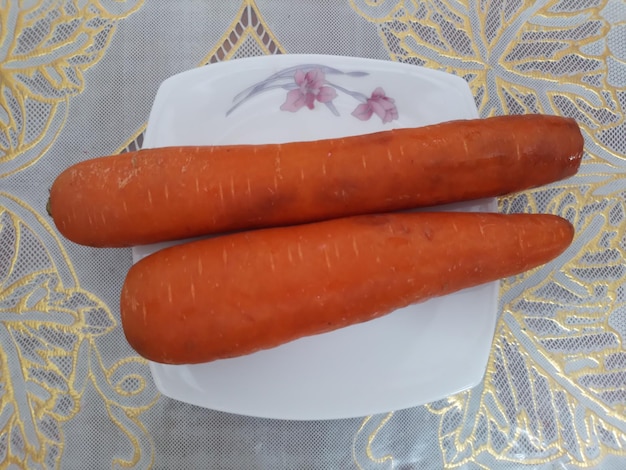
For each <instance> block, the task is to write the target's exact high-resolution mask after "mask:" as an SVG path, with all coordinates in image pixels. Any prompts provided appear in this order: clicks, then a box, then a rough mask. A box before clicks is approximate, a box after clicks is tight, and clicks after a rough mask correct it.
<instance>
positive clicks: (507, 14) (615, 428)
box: [0, 0, 626, 470]
mask: <svg viewBox="0 0 626 470" xmlns="http://www.w3.org/2000/svg"><path fill="white" fill-rule="evenodd" d="M292 53H322V54H334V55H346V56H357V57H368V58H375V59H382V60H390V61H399V62H404V63H409V64H414V65H415V66H425V67H429V68H433V69H437V70H443V71H447V72H450V73H453V74H456V75H458V76H461V77H463V78H464V79H465V80H466V81H467V82H468V84H469V86H470V88H471V90H472V93H473V95H474V97H475V100H476V105H477V107H478V109H479V112H480V115H481V116H482V117H487V116H492V115H501V114H521V113H547V114H558V115H563V116H569V117H573V118H575V119H576V120H577V121H578V123H579V124H580V126H581V129H582V131H583V134H584V137H585V150H586V151H585V157H584V161H583V164H582V166H581V169H580V171H579V173H578V175H576V176H574V177H572V178H569V179H567V180H565V181H562V182H559V183H555V184H552V185H549V186H547V187H543V188H540V189H536V190H532V191H527V192H523V193H520V194H515V195H511V196H508V197H503V198H501V199H500V200H499V210H500V211H502V212H533V213H534V212H545V213H553V214H559V215H561V216H563V217H566V218H567V219H569V220H570V221H571V222H572V223H573V224H574V226H575V228H576V237H575V240H574V242H573V244H572V246H571V247H570V249H568V251H567V252H566V253H565V255H564V256H561V257H559V258H558V260H557V261H555V262H553V263H550V264H549V265H547V266H545V267H542V268H539V269H536V270H532V271H530V272H528V273H525V274H523V275H519V276H515V277H512V278H508V279H504V280H503V281H502V282H501V288H500V315H499V320H498V323H497V327H496V331H495V335H494V338H493V343H492V346H491V354H490V358H489V362H488V365H487V369H486V374H485V378H484V380H483V382H482V383H481V384H480V385H479V386H477V387H475V388H473V389H471V390H467V391H464V392H461V393H458V394H456V395H453V396H449V397H446V398H443V399H441V400H439V401H437V402H434V403H429V404H427V405H424V406H418V407H415V408H411V409H406V410H395V411H390V412H389V413H385V414H381V415H372V416H365V417H359V418H354V419H345V420H328V421H283V420H271V419H260V418H252V417H246V416H240V415H234V414H228V413H222V412H217V411H212V410H208V409H204V408H200V407H195V406H192V405H188V404H185V403H182V402H178V401H175V400H172V399H169V398H167V397H164V396H162V395H160V394H159V393H158V391H157V389H156V387H155V385H154V382H153V380H152V377H151V375H150V371H149V369H148V364H147V363H146V361H145V360H143V359H142V358H140V357H138V356H137V355H136V353H135V352H134V351H133V350H132V349H131V348H130V347H129V346H128V344H127V343H126V341H125V339H124V335H123V332H122V329H121V326H120V317H119V307H118V303H119V293H120V289H121V285H122V282H123V279H124V276H125V274H126V272H127V270H128V268H129V267H130V266H131V263H132V260H131V252H130V250H129V249H94V248H88V247H83V246H79V245H76V244H73V243H71V242H69V241H67V240H65V239H64V238H63V237H62V236H60V234H59V233H58V232H57V230H56V229H55V227H54V224H53V222H52V220H51V219H50V217H49V216H48V215H47V213H46V203H47V198H48V189H49V188H50V186H51V184H52V182H53V180H54V178H55V177H56V176H57V175H58V174H59V173H60V172H61V171H62V170H63V169H65V168H67V167H68V166H69V165H71V164H73V163H76V162H78V161H81V160H84V159H88V158H93V157H96V156H101V155H110V154H115V153H119V152H122V151H124V150H129V149H130V150H132V149H136V148H140V147H141V145H142V136H143V131H144V129H145V126H146V122H147V119H148V114H149V111H150V107H151V105H152V101H153V99H154V96H155V93H156V91H157V88H158V86H159V84H160V83H161V82H162V81H163V80H164V79H166V78H168V77H170V76H171V75H173V74H176V73H178V72H182V71H185V70H189V69H192V68H194V67H199V66H203V65H205V64H211V63H214V62H219V61H225V60H234V59H238V58H242V57H248V56H257V55H263V54H292ZM625 111H626V4H625V3H624V2H623V1H622V0H537V1H533V2H524V1H522V0H477V1H475V2H474V1H469V0H433V1H423V0H320V1H298V2H294V1H288V0H231V1H209V0H180V1H174V0H163V1H157V0H3V1H0V315H1V319H2V323H1V328H0V467H2V468H29V469H37V468H42V469H43V468H45V469H48V468H61V469H84V468H155V469H192V468H194V469H195V468H198V469H208V468H211V469H261V468H262V469H266V468H268V469H283V468H284V469H344V468H345V469H350V468H358V469H390V468H394V469H402V470H408V469H438V468H454V469H464V470H470V469H471V470H474V469H476V470H477V469H487V468H489V469H509V470H510V469H527V468H533V469H556V468H559V469H575V468H590V467H591V468H603V469H617V468H625V467H626V450H625V446H626V350H625V345H624V344H625V343H624V341H625V340H626V282H625V281H626V268H625V266H624V252H625V250H626V231H625V229H624V228H625V226H626V222H625V217H626V213H625V204H624V197H625V195H626V180H625V179H624V171H625V170H626V162H625V160H624V154H625V153H626V121H625V119H624V117H625ZM449 347H453V345H450V346H449ZM468 360H471V358H468ZM372 380H375V378H373V379H372Z"/></svg>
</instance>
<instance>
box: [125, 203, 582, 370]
mask: <svg viewBox="0 0 626 470" xmlns="http://www.w3.org/2000/svg"><path fill="white" fill-rule="evenodd" d="M573 234H574V231H573V228H572V226H571V224H570V223H569V222H568V221H566V220H565V219H562V218H560V217H558V216H554V215H547V214H539V215H534V214H513V215H505V214H496V213H471V212H464V213H463V212H461V213H453V212H448V213H446V212H432V213H428V212H425V213H415V212H413V213H394V214H380V215H362V216H353V217H347V218H339V219H334V220H329V221H324V222H317V223H311V224H303V225H296V226H291V227H277V228H268V229H261V230H255V231H246V232H239V233H235V234H229V235H223V236H218V237H214V238H208V239H203V240H200V241H194V242H188V243H183V244H180V245H176V246H173V247H170V248H166V249H164V250H161V251H157V252H155V253H153V254H151V255H149V256H147V257H146V258H144V259H142V260H141V261H139V262H138V263H137V264H135V265H134V266H132V267H131V269H130V270H129V272H128V275H127V277H126V279H125V282H124V285H123V288H122V295H121V319H122V325H123V329H124V333H125V335H126V338H127V340H128V342H129V343H130V345H131V346H132V347H133V348H134V349H135V350H136V351H137V352H138V353H139V354H140V355H142V356H144V357H145V358H147V359H149V360H152V361H156V362H161V363H169V364H187V363H199V362H209V361H213V360H216V359H221V358H229V357H235V356H241V355H246V354H250V353H253V352H255V351H259V350H262V349H267V348H273V347H276V346H278V345H280V344H283V343H286V342H289V341H293V340H295V339H297V338H300V337H304V336H309V335H315V334H319V333H323V332H327V331H331V330H334V329H337V328H342V327H346V326H349V325H352V324H356V323H359V322H364V321H368V320H371V319H374V318H376V317H380V316H382V315H385V314H387V313H389V312H391V311H393V310H395V309H398V308H400V307H404V306H407V305H410V304H412V303H415V302H421V301H424V300H426V299H430V298H433V297H436V296H442V295H445V294H449V293H452V292H455V291H458V290H460V289H463V288H467V287H471V286H475V285H479V284H482V283H485V282H489V281H494V280H497V279H500V278H503V277H506V276H510V275H514V274H517V273H521V272H523V271H526V270H529V269H531V268H534V267H536V266H539V265H541V264H544V263H546V262H548V261H549V260H551V259H553V258H554V257H556V256H557V255H559V254H560V253H561V252H563V251H564V250H565V249H566V248H567V246H568V245H569V244H570V243H571V241H572V237H573Z"/></svg>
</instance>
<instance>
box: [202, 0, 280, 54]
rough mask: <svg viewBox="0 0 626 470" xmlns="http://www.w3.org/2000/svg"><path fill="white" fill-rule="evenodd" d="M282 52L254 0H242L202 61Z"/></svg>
mask: <svg viewBox="0 0 626 470" xmlns="http://www.w3.org/2000/svg"><path fill="white" fill-rule="evenodd" d="M284 53H285V50H284V49H283V47H282V46H281V45H280V44H279V42H278V40H277V39H276V37H275V36H274V34H273V33H272V31H271V30H270V28H269V27H268V25H267V23H266V22H265V20H264V19H263V17H262V16H261V13H260V12H259V9H258V7H257V6H256V3H255V2H254V0H244V1H243V3H242V4H241V9H240V10H239V13H238V14H237V17H236V18H235V20H234V21H233V23H232V24H231V25H230V27H229V28H228V30H227V31H226V33H225V34H224V35H223V36H222V39H221V40H220V41H218V44H217V46H216V47H215V48H213V50H211V52H209V53H208V54H207V56H206V57H205V59H204V60H203V61H202V63H203V64H213V63H215V62H221V61H224V60H230V59H238V58H242V57H252V56H259V55H269V54H284Z"/></svg>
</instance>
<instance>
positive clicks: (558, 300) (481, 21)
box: [351, 0, 626, 468]
mask: <svg viewBox="0 0 626 470" xmlns="http://www.w3.org/2000/svg"><path fill="white" fill-rule="evenodd" d="M351 3H352V5H353V7H354V8H355V10H356V11H358V12H359V13H360V14H361V15H363V16H364V17H366V18H368V19H369V20H370V21H375V22H376V23H378V25H379V32H380V35H381V37H382V38H383V40H384V41H385V43H386V46H387V48H388V50H389V53H390V56H391V58H392V59H394V60H398V61H402V62H407V63H412V64H416V65H424V66H427V67H430V68H436V69H440V70H445V71H447V72H451V73H454V74H457V75H460V76H462V77H464V78H465V79H466V80H467V81H468V82H469V84H470V87H471V89H472V91H473V93H474V96H475V97H476V104H477V106H478V108H479V111H480V114H481V116H490V115H496V114H521V113H538V112H539V113H549V114H560V115H565V116H571V117H574V118H575V119H577V120H578V122H579V123H580V124H581V127H582V129H583V133H584V134H585V139H586V144H585V145H586V150H587V155H586V158H585V161H584V165H583V166H582V167H581V170H580V172H579V174H578V175H577V176H576V177H575V178H572V179H570V180H568V181H567V182H565V183H564V184H555V185H551V186H550V187H549V188H542V189H539V190H535V191H529V192H526V193H523V194H519V195H514V196H511V197H508V198H503V199H501V200H500V210H501V211H502V212H532V213H537V212H547V213H554V214H559V215H562V216H564V217H566V218H568V219H569V220H570V221H572V222H573V223H574V226H575V228H576V233H577V238H576V240H575V241H574V243H573V245H572V247H571V248H570V249H569V250H568V251H567V252H566V253H565V254H564V255H563V256H561V257H560V258H559V260H558V261H557V262H556V263H553V264H550V265H549V269H550V270H548V268H539V269H536V270H533V271H531V272H528V273H524V274H522V275H520V276H516V277H512V278H510V279H506V280H505V281H504V282H503V283H502V288H501V304H502V306H503V312H504V313H503V316H502V317H501V318H500V320H499V322H498V325H497V328H496V335H495V339H494V343H493V346H492V350H491V355H490V358H489V364H488V368H487V374H486V377H485V381H484V384H483V385H482V386H481V387H477V388H476V389H474V390H472V391H468V392H465V393H461V394H459V395H456V396H452V397H449V398H447V399H444V400H441V401H439V402H436V403H433V404H430V405H428V408H429V409H430V410H431V411H432V412H433V413H436V414H437V415H440V425H439V439H440V448H441V451H442V455H443V459H444V463H445V465H446V467H448V468H456V467H460V466H463V465H466V464H468V463H471V464H472V465H475V466H482V465H484V464H485V462H487V464H488V466H489V464H491V463H492V462H493V461H494V460H493V459H497V460H498V461H509V462H519V463H524V464H541V463H543V464H545V463H548V462H550V461H554V460H556V459H562V458H563V457H566V461H570V462H572V463H575V464H576V465H578V466H581V467H593V466H594V465H596V464H597V463H598V462H599V461H600V460H601V459H602V458H603V457H605V456H606V455H607V454H609V453H613V454H619V455H626V433H624V431H623V429H624V427H625V425H626V405H625V403H626V378H625V377H626V351H625V350H624V342H623V339H624V338H626V292H625V291H624V287H623V286H624V285H626V268H625V267H624V265H623V260H624V259H625V258H626V256H625V255H626V253H625V251H626V242H625V240H626V228H625V227H626V220H624V218H625V212H626V205H625V203H624V196H625V192H624V190H623V186H624V176H623V174H622V173H620V172H619V164H620V160H621V159H623V155H624V153H626V143H625V141H626V139H625V137H626V124H625V122H624V111H625V109H624V103H626V100H625V98H626V83H624V82H623V81H622V82H621V83H619V82H618V81H617V80H616V78H615V77H616V76H619V74H620V73H623V69H622V68H623V67H624V64H625V63H626V57H619V56H617V53H618V52H617V51H622V52H624V51H623V49H620V46H619V45H618V40H616V38H615V35H611V30H610V26H609V23H608V21H607V20H606V19H605V18H604V16H603V11H604V8H605V7H607V5H608V2H607V1H605V0H597V1H590V2H582V3H578V4H573V3H572V2H563V1H557V0H553V1H545V2H534V3H533V4H532V5H529V4H525V3H523V2H513V1H508V2H494V1H481V2H478V3H477V4H476V3H474V2H467V1H466V2H451V1H439V2H428V3H427V2H419V3H418V2H415V3H410V2H400V1H384V2H369V1H367V0H352V2H351ZM563 16H567V17H569V22H567V21H563ZM568 23H569V24H568ZM618 26H619V25H613V28H617V27H618ZM367 419H369V418H367ZM380 429H381V427H378V428H377V429H375V430H374V431H373V433H374V434H373V435H372V436H371V437H370V439H371V438H373V437H375V435H376V433H378V432H379V431H380Z"/></svg>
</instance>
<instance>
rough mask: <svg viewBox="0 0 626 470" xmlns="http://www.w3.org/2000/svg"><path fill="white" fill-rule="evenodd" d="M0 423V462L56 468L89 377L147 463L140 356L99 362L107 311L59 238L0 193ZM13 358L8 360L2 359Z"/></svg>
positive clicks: (148, 401)
mask: <svg viewBox="0 0 626 470" xmlns="http://www.w3.org/2000/svg"><path fill="white" fill-rule="evenodd" d="M0 245H1V246H2V248H3V249H2V257H3V259H1V260H0V315H1V317H2V328H0V337H1V341H2V350H1V352H0V377H1V378H2V379H1V388H2V390H3V393H2V395H0V416H2V419H3V425H2V429H1V430H0V450H1V453H2V456H3V457H4V458H3V460H2V464H3V466H4V465H9V464H10V463H13V464H16V465H22V464H23V463H24V462H29V465H30V466H31V467H30V468H32V466H33V465H35V464H37V465H40V466H41V467H42V468H55V467H56V466H57V465H58V462H59V461H60V459H61V456H62V454H63V448H64V446H65V440H64V433H63V426H64V423H66V422H67V421H69V420H71V419H72V418H73V417H75V416H76V414H77V413H78V411H79V408H80V400H81V395H82V393H83V391H84V389H85V387H86V386H87V384H88V383H90V384H91V385H92V386H93V387H94V388H95V389H96V390H97V392H98V394H99V395H100V397H101V398H102V401H103V404H104V406H105V408H106V410H107V412H108V413H109V416H110V418H111V420H112V421H113V422H115V424H116V425H117V426H118V427H119V429H120V432H122V433H124V434H125V435H126V436H127V439H128V441H129V443H130V445H131V446H132V447H134V449H135V450H134V456H133V458H132V459H131V461H129V462H123V461H119V462H118V464H120V465H126V464H132V465H134V464H136V463H138V462H139V461H140V460H143V461H146V460H147V461H149V460H150V459H151V458H152V456H151V455H149V454H148V455H144V456H142V455H141V449H140V447H141V446H143V447H144V448H150V446H149V445H146V442H147V441H149V438H148V436H147V433H146V432H145V430H143V431H142V432H143V433H144V435H140V431H138V430H139V429H143V426H142V425H141V423H140V420H139V416H140V414H141V413H142V412H144V411H145V410H147V409H148V408H149V407H150V406H152V404H153V403H154V401H155V399H156V397H155V396H153V394H152V393H150V392H149V388H147V387H146V381H145V378H144V377H143V374H142V373H141V372H140V371H143V370H144V369H145V361H144V360H143V359H141V358H139V357H129V358H126V359H124V360H122V361H120V362H118V363H117V364H114V365H113V366H111V367H109V368H107V367H106V366H105V365H104V364H103V362H102V360H101V356H100V352H99V350H98V340H99V337H103V336H105V335H108V334H110V333H111V332H112V331H113V329H114V328H115V327H116V321H115V319H114V318H113V316H112V315H111V312H110V310H109V308H108V307H107V306H106V305H105V304H104V303H102V302H101V301H100V300H99V299H98V298H97V297H95V296H94V295H93V294H91V293H89V292H87V291H85V290H83V289H82V288H81V287H80V285H79V282H78V279H77V276H76V273H75V272H74V268H73V267H72V264H71V262H70V260H69V258H68V256H67V254H66V252H65V250H64V248H63V245H62V243H61V241H60V240H59V238H58V236H57V235H56V233H55V232H54V230H53V229H52V227H50V226H49V225H48V223H47V222H46V221H45V220H44V219H43V218H42V217H41V216H40V215H39V214H37V213H36V212H35V211H34V210H33V209H32V208H30V207H28V206H27V205H26V204H25V203H24V202H21V201H18V200H17V199H16V198H15V197H13V196H11V195H9V194H5V193H0ZM9 364H11V366H9Z"/></svg>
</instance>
